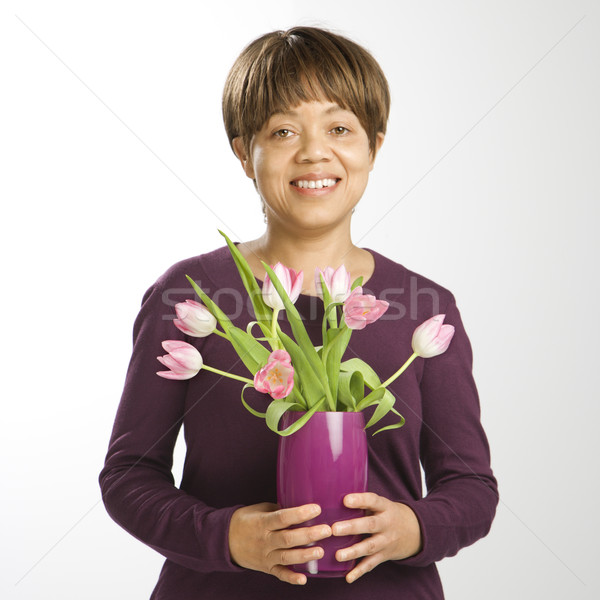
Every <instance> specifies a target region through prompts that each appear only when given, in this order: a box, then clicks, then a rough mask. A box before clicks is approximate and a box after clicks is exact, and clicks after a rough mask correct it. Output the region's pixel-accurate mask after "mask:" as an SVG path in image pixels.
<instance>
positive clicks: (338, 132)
mask: <svg viewBox="0 0 600 600" xmlns="http://www.w3.org/2000/svg"><path fill="white" fill-rule="evenodd" d="M331 131H332V133H334V134H335V135H346V134H347V133H349V132H350V130H349V129H348V128H347V127H344V126H343V125H338V126H337V127H334V128H333V129H332V130H331Z"/></svg>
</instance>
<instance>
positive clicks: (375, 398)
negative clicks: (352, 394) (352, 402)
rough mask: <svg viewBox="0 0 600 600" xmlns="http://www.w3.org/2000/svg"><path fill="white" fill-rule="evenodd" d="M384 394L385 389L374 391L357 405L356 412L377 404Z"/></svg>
mask: <svg viewBox="0 0 600 600" xmlns="http://www.w3.org/2000/svg"><path fill="white" fill-rule="evenodd" d="M385 392H387V390H386V389H385V388H376V389H374V390H373V391H372V392H371V393H369V394H368V395H367V396H365V397H364V398H363V399H362V400H361V401H360V402H359V403H358V406H357V407H356V410H358V411H361V410H365V408H369V406H373V405H374V404H377V403H378V402H379V401H380V400H381V399H382V398H383V396H384V394H385Z"/></svg>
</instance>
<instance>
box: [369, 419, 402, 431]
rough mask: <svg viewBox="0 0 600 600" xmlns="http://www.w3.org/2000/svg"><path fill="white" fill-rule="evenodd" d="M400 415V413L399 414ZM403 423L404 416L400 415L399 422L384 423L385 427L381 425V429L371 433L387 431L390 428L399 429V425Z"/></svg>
mask: <svg viewBox="0 0 600 600" xmlns="http://www.w3.org/2000/svg"><path fill="white" fill-rule="evenodd" d="M400 416H402V415H400ZM404 423H405V420H404V417H402V420H401V421H400V422H399V423H393V424H392V425H386V426H385V427H382V428H381V429H378V430H377V431H376V432H375V433H374V434H373V435H377V434H378V433H381V432H382V431H389V430H390V429H400V427H402V426H403V425H404Z"/></svg>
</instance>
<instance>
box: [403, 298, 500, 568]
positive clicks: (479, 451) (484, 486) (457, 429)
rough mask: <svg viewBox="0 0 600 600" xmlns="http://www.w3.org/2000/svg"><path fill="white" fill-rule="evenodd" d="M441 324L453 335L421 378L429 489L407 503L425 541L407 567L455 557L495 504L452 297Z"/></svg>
mask: <svg viewBox="0 0 600 600" xmlns="http://www.w3.org/2000/svg"><path fill="white" fill-rule="evenodd" d="M444 322H445V323H448V324H451V325H454V327H455V334H454V338H453V339H452V342H451V344H450V347H449V349H448V350H447V351H446V352H445V353H444V354H441V355H440V356H437V357H434V358H430V359H426V360H425V364H424V368H423V376H422V379H421V386H420V387H421V397H422V410H423V421H422V426H421V434H420V435H421V440H420V456H421V462H422V465H423V469H424V472H425V478H426V483H427V490H428V493H427V495H426V497H425V498H423V499H421V500H415V501H408V502H405V503H406V504H408V505H409V506H410V507H411V508H412V509H413V510H414V512H415V513H416V515H417V518H418V520H419V523H420V526H421V532H422V541H423V547H422V550H421V552H419V553H418V554H417V555H415V556H413V557H410V558H408V559H405V560H403V561H400V562H401V563H402V564H404V565H407V566H408V565H410V566H426V565H429V564H431V563H433V562H434V561H438V560H441V559H442V558H444V557H447V556H453V555H455V554H456V553H457V552H458V551H459V550H460V549H461V548H463V547H464V546H468V545H470V544H472V543H473V542H475V541H476V540H478V539H479V538H481V537H483V536H485V535H486V534H487V533H488V531H489V529H490V527H491V523H492V520H493V518H494V515H495V511H496V505H497V503H498V488H497V483H496V479H495V478H494V476H493V474H492V470H491V468H490V452H489V447H488V442H487V439H486V436H485V433H484V431H483V428H482V426H481V422H480V407H479V397H478V393H477V389H476V386H475V382H474V380H473V376H472V363H473V358H472V352H471V345H470V342H469V339H468V337H467V334H466V333H465V329H464V327H463V324H462V321H461V318H460V313H459V311H458V308H457V307H456V303H455V301H454V298H452V301H451V302H450V304H449V305H448V307H447V308H446V319H445V321H444Z"/></svg>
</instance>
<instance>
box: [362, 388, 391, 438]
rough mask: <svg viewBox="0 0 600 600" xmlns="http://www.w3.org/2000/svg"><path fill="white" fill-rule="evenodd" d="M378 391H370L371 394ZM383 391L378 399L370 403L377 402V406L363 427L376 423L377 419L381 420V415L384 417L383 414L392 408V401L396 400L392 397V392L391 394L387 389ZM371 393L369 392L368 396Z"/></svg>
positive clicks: (366, 427)
mask: <svg viewBox="0 0 600 600" xmlns="http://www.w3.org/2000/svg"><path fill="white" fill-rule="evenodd" d="M380 389H385V388H380ZM378 391H379V390H375V391H374V392H371V394H376V393H377V392H378ZM385 392H387V393H385ZM385 392H384V393H383V397H382V398H381V399H380V400H378V401H375V402H374V403H372V404H377V408H376V409H375V412H374V413H373V415H372V416H371V418H370V419H369V422H368V423H367V424H366V425H365V429H368V428H369V427H371V426H372V425H375V423H378V422H379V421H381V419H383V417H385V415H387V414H388V413H389V412H390V410H392V408H393V406H394V402H396V398H394V394H392V393H391V392H389V391H388V390H385ZM371 394H369V396H370V395H371ZM367 398H368V396H367Z"/></svg>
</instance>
